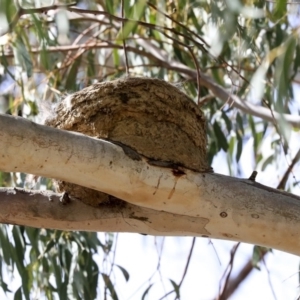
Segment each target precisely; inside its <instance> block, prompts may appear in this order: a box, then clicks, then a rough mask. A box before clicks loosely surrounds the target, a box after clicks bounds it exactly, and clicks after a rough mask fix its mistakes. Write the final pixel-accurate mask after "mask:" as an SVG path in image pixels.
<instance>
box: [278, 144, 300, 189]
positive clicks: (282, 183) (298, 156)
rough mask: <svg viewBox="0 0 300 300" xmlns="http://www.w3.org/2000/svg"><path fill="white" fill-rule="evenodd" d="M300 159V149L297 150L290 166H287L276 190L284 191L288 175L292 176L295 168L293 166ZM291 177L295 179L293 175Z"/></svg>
mask: <svg viewBox="0 0 300 300" xmlns="http://www.w3.org/2000/svg"><path fill="white" fill-rule="evenodd" d="M299 159H300V149H299V150H298V152H297V154H296V155H295V157H294V158H293V160H292V162H291V163H290V165H289V166H288V168H287V170H286V171H285V173H284V175H283V177H282V178H281V180H280V182H279V184H278V186H277V189H279V190H284V188H285V186H286V182H287V180H288V178H289V175H290V173H292V174H293V168H294V166H295V164H296V163H297V162H298V161H299ZM293 177H294V178H295V175H294V174H293Z"/></svg>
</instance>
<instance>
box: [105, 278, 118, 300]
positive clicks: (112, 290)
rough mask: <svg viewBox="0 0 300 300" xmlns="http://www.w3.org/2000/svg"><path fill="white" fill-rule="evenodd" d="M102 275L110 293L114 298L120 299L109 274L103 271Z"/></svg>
mask: <svg viewBox="0 0 300 300" xmlns="http://www.w3.org/2000/svg"><path fill="white" fill-rule="evenodd" d="M101 275H102V278H103V281H104V283H105V286H106V287H107V288H108V290H109V292H110V295H111V297H112V298H113V300H118V299H119V298H118V295H117V293H116V290H115V288H114V285H113V284H112V282H111V280H110V278H109V276H107V275H106V274H104V273H101Z"/></svg>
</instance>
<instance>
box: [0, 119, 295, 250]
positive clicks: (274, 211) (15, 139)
mask: <svg viewBox="0 0 300 300" xmlns="http://www.w3.org/2000/svg"><path fill="white" fill-rule="evenodd" d="M0 128H1V131H0V170H2V171H10V172H24V173H31V174H35V175H40V176H45V177H50V178H56V179H62V180H66V181H69V182H72V183H76V184H79V185H82V186H86V187H89V188H93V189H96V190H99V191H102V192H105V193H108V194H111V195H113V196H115V197H117V198H120V199H123V200H125V201H127V202H129V203H131V204H133V206H132V207H136V206H138V209H140V210H139V214H138V217H139V222H136V223H135V225H134V226H127V225H125V223H126V224H127V222H126V221H125V220H126V218H124V215H122V214H121V215H122V216H121V215H120V214H119V216H117V215H116V216H115V217H113V218H114V220H113V221H112V222H111V219H109V220H107V219H105V220H104V219H103V217H101V208H99V211H97V209H95V208H90V207H86V209H85V210H83V209H82V207H83V204H81V203H79V202H78V203H79V204H78V203H77V202H76V203H77V204H76V205H75V204H74V203H75V202H74V203H73V202H71V205H66V206H64V207H63V210H64V212H66V213H65V217H66V220H67V221H65V223H64V224H68V225H65V226H66V227H65V229H78V230H99V231H106V230H107V231H134V232H140V233H150V234H161V235H195V236H196V235H197V236H199V235H200V236H208V237H211V238H222V239H228V240H236V241H242V242H247V243H252V244H258V245H263V246H268V247H272V248H277V249H280V250H284V251H287V252H291V253H294V254H300V231H299V229H298V227H299V225H300V217H299V216H300V198H299V197H297V196H295V195H292V194H288V193H285V192H282V191H279V190H275V189H271V188H268V187H265V186H263V185H260V184H258V183H256V182H254V181H251V180H248V179H237V178H232V177H228V176H223V175H220V174H214V173H195V172H192V171H190V170H187V169H185V170H184V174H178V173H177V172H176V171H174V170H172V169H169V168H160V167H156V166H152V165H149V164H148V163H147V159H145V158H143V159H142V160H140V161H137V160H132V159H131V158H130V157H128V156H127V155H126V154H125V153H124V152H123V150H122V148H120V147H119V146H116V145H114V144H111V143H109V142H106V141H103V140H98V139H94V138H90V137H87V136H84V135H81V134H77V133H72V132H67V131H62V130H58V129H54V128H50V127H46V126H42V125H38V124H35V123H33V122H30V121H28V120H25V119H22V118H19V117H11V116H8V115H1V116H0ZM2 195H3V194H2ZM10 195H11V194H10ZM10 197H11V198H13V196H12V195H11V196H10ZM3 199H4V198H3V196H1V201H2V203H1V202H0V214H1V220H2V222H3V223H13V224H15V223H17V224H24V225H28V226H36V227H49V228H53V227H52V226H51V224H53V220H54V217H53V214H56V213H58V212H59V211H60V210H61V209H62V208H61V205H59V204H57V210H56V204H55V203H56V202H54V203H52V202H51V204H49V203H48V202H47V205H50V206H51V209H50V208H49V209H48V208H45V203H46V202H45V201H36V202H35V204H34V205H33V206H32V205H31V209H28V211H27V213H26V216H24V217H23V220H25V219H26V224H25V223H22V222H21V221H20V220H21V219H15V216H17V215H19V214H22V212H20V205H21V204H18V205H13V203H15V202H14V201H13V200H12V201H11V204H10V205H9V204H7V202H5V199H4V200H3ZM24 202H25V201H24ZM5 203H6V204H5ZM16 203H20V201H19V202H16ZM5 205H7V208H6V210H5V209H4V208H5ZM72 205H73V206H72ZM50 206H49V207H50ZM32 207H34V208H35V209H33V208H32ZM46 207H47V206H46ZM72 207H73V208H72ZM112 209H113V207H112ZM131 209H133V210H134V209H135V208H131ZM136 209H137V208H136ZM22 210H23V212H24V204H23V207H22ZM37 211H38V212H39V218H40V220H44V222H43V223H41V222H36V221H35V215H34V214H35V213H36V212H37ZM154 211H155V213H154ZM111 213H113V210H112V212H111ZM31 214H32V215H31ZM83 214H84V216H85V217H84V218H85V220H88V219H89V218H91V220H96V221H95V222H94V223H93V226H90V227H88V226H87V225H86V224H85V223H84V222H82V221H80V220H82V215H83ZM143 214H145V216H144V217H145V219H143V218H142V219H141V216H143ZM151 214H152V218H153V219H151V221H149V222H148V223H147V222H146V220H148V218H150V217H149V215H151ZM167 215H168V216H171V217H170V218H171V219H170V218H169V217H166V216H167ZM174 215H175V216H176V218H175V219H176V220H175V219H174V218H173V217H174ZM3 216H5V217H3ZM89 216H90V217H89ZM154 216H155V218H154ZM172 218H173V219H172ZM187 218H188V219H187ZM98 219H99V220H101V222H100V221H99V222H98V223H97V220H98ZM18 220H19V221H18ZM47 220H48V221H47ZM122 220H123V221H122ZM141 220H144V221H141ZM172 220H173V221H172ZM174 220H175V221H174ZM187 220H188V221H187ZM135 221H137V220H135ZM19 222H20V223H19ZM49 222H50V223H49ZM55 222H57V218H56V219H55ZM118 222H123V223H122V224H121V223H118ZM70 223H73V224H74V227H72V225H70ZM115 223H116V224H117V223H118V224H121V225H120V227H122V229H120V227H118V226H117V225H116V224H115ZM57 224H58V223H57ZM81 224H82V225H81ZM113 224H115V225H113ZM129 224H131V223H129ZM145 224H146V227H145ZM172 224H173V225H172ZM174 224H176V226H174ZM61 226H62V227H60V228H63V226H64V225H63V223H61Z"/></svg>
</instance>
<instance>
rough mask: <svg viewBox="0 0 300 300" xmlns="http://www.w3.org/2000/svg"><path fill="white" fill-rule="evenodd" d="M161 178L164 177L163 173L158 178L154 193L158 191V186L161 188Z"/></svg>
mask: <svg viewBox="0 0 300 300" xmlns="http://www.w3.org/2000/svg"><path fill="white" fill-rule="evenodd" d="M161 178H162V175H160V176H159V178H158V181H157V185H156V187H155V191H154V193H153V195H155V194H156V192H157V190H158V188H159V185H160V180H161Z"/></svg>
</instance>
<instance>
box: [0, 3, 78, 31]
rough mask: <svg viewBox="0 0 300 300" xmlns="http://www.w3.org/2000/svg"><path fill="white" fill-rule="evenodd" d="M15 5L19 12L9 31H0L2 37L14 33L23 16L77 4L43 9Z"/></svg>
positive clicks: (71, 4)
mask: <svg viewBox="0 0 300 300" xmlns="http://www.w3.org/2000/svg"><path fill="white" fill-rule="evenodd" d="M15 3H17V5H18V10H17V12H16V14H15V16H14V17H13V20H12V21H11V23H10V24H9V26H8V29H6V30H0V36H2V35H4V34H7V33H9V32H12V31H13V29H14V27H15V26H16V25H17V23H18V21H19V19H20V18H21V17H22V16H23V15H29V14H35V13H45V12H47V11H49V10H53V9H59V8H66V7H69V6H73V5H76V4H77V3H76V2H73V3H69V4H64V5H56V4H55V5H49V6H42V7H38V8H23V7H22V6H20V5H19V1H15Z"/></svg>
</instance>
